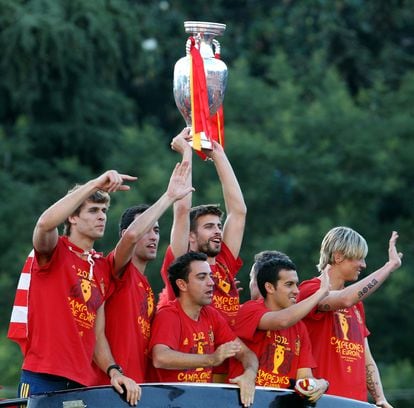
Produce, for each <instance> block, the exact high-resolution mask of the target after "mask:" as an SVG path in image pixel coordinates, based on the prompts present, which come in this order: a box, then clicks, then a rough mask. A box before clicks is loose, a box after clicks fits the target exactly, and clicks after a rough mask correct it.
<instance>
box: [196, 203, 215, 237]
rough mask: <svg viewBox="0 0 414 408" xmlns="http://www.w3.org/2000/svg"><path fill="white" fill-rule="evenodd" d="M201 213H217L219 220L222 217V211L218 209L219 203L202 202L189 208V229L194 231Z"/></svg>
mask: <svg viewBox="0 0 414 408" xmlns="http://www.w3.org/2000/svg"><path fill="white" fill-rule="evenodd" d="M203 215H217V216H218V217H219V218H220V221H221V219H222V218H223V211H221V210H220V208H219V204H203V205H198V206H197V207H193V208H191V210H190V231H195V230H196V229H197V220H198V219H199V218H200V217H202V216H203Z"/></svg>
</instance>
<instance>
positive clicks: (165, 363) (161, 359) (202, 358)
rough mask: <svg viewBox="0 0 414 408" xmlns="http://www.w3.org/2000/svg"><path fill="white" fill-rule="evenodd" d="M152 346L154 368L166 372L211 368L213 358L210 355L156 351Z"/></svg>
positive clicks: (164, 350)
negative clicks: (162, 369) (165, 370)
mask: <svg viewBox="0 0 414 408" xmlns="http://www.w3.org/2000/svg"><path fill="white" fill-rule="evenodd" d="M157 346H158V345H156V346H154V350H153V354H152V358H153V364H154V367H155V368H164V369H167V370H184V369H191V368H199V367H212V366H213V365H214V358H213V355H212V354H189V353H182V352H180V351H175V350H171V349H169V350H166V349H163V350H159V349H158V350H157Z"/></svg>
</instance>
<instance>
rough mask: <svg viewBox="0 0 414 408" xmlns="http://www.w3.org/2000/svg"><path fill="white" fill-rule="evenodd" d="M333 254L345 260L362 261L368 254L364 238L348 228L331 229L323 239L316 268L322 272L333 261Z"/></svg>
mask: <svg viewBox="0 0 414 408" xmlns="http://www.w3.org/2000/svg"><path fill="white" fill-rule="evenodd" d="M335 252H339V253H341V254H342V255H343V256H344V257H345V258H347V259H363V258H365V257H366V256H367V254H368V245H367V242H366V241H365V238H364V237H363V236H362V235H360V234H358V232H356V231H354V230H353V229H352V228H349V227H335V228H332V229H331V230H330V231H329V232H328V233H327V234H326V235H325V237H324V238H323V240H322V244H321V251H320V257H319V264H318V265H317V268H318V270H319V271H323V270H324V269H325V267H326V265H328V264H332V263H333V261H334V254H335Z"/></svg>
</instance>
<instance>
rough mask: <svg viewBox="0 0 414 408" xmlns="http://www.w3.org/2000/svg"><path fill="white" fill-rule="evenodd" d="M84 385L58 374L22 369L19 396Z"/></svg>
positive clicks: (26, 396)
mask: <svg viewBox="0 0 414 408" xmlns="http://www.w3.org/2000/svg"><path fill="white" fill-rule="evenodd" d="M82 387H84V386H83V385H81V384H79V383H77V382H75V381H71V380H69V379H67V378H64V377H59V376H57V375H51V374H42V373H35V372H33V371H28V370H22V374H21V376H20V383H19V388H18V391H17V393H18V397H19V398H28V397H29V396H30V395H32V394H40V393H42V392H50V391H61V390H70V389H73V388H82Z"/></svg>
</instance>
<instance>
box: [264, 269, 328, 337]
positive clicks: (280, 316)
mask: <svg viewBox="0 0 414 408" xmlns="http://www.w3.org/2000/svg"><path fill="white" fill-rule="evenodd" d="M319 279H320V280H321V286H320V288H319V289H318V290H317V291H316V292H315V293H314V294H313V295H311V296H309V297H308V298H306V299H304V300H302V301H300V302H298V303H296V304H294V305H292V306H289V307H287V308H285V309H281V310H275V311H271V312H267V313H265V314H264V315H263V316H262V318H261V319H260V322H259V326H258V328H259V329H260V330H280V329H285V328H287V327H290V326H293V325H294V324H295V323H297V322H298V321H299V320H301V319H303V318H304V317H305V316H306V315H307V314H308V313H309V312H310V311H311V310H312V309H313V308H314V307H315V306H317V305H318V303H319V302H320V301H321V300H322V299H324V298H325V297H326V296H327V295H328V294H329V276H328V273H327V271H324V272H322V274H321V276H320V277H319Z"/></svg>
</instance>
